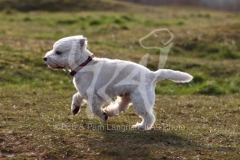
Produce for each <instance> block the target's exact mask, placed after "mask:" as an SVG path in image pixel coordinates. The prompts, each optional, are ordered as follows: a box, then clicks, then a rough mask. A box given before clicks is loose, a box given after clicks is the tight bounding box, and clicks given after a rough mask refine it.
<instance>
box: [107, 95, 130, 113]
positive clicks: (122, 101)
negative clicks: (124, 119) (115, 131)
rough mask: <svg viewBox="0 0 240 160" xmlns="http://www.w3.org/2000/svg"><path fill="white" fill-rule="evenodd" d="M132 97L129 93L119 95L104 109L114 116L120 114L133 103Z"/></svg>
mask: <svg viewBox="0 0 240 160" xmlns="http://www.w3.org/2000/svg"><path fill="white" fill-rule="evenodd" d="M130 102H131V99H130V97H129V96H128V95H126V96H118V97H117V99H116V100H115V101H114V102H112V103H111V104H109V105H108V106H107V107H106V108H105V109H104V111H105V112H106V113H107V115H108V116H110V117H112V116H115V115H118V114H119V113H121V112H122V111H124V110H126V109H127V108H128V107H129V106H130V105H131V103H130Z"/></svg>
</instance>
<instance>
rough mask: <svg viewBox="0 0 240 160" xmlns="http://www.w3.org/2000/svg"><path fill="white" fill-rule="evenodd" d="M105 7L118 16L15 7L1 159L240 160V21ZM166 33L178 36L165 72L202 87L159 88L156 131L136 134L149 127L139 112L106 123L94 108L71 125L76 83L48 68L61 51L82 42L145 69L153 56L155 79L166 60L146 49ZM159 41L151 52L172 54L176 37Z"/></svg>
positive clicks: (0, 29)
mask: <svg viewBox="0 0 240 160" xmlns="http://www.w3.org/2000/svg"><path fill="white" fill-rule="evenodd" d="M4 2H5V1H0V3H1V4H3V3H4ZM62 2H67V1H62ZM101 2H103V3H104V4H106V3H107V4H111V5H114V6H115V7H116V12H112V11H108V12H104V11H103V10H104V7H103V9H102V10H95V11H89V10H88V9H87V10H86V11H81V12H78V11H77V10H76V8H75V9H73V12H66V10H65V11H64V12H59V11H60V10H62V9H61V5H59V7H60V8H58V10H56V11H58V12H49V11H48V10H47V9H43V11H40V9H37V10H38V11H36V10H34V11H31V10H28V12H27V13H25V12H19V11H17V10H21V8H20V9H19V8H16V7H14V6H11V7H9V8H8V9H5V10H3V11H2V12H1V13H0V20H1V26H0V115H1V116H0V159H12V158H17V159H24V158H27V159H35V158H38V159H40V158H45V159H184V158H185V159H216V158H217V159H237V158H238V157H239V155H240V150H239V146H240V144H239V142H240V135H239V133H240V132H239V123H238V122H239V121H240V119H239V116H238V115H239V113H240V101H239V98H240V97H239V93H240V89H239V88H240V81H239V73H238V70H239V68H240V66H239V58H240V56H239V55H240V54H239V53H240V50H239V46H240V40H239V39H240V37H239V33H240V27H239V26H240V23H239V14H236V13H224V12H216V11H210V10H202V9H196V8H189V7H174V6H172V7H144V6H138V5H134V4H127V3H123V2H117V1H108V0H103V1H101ZM39 3H40V2H39ZM71 3H72V2H71ZM79 3H80V2H79ZM83 3H84V2H83V1H82V4H81V5H84V4H83ZM99 3H100V2H99ZM24 5H26V4H22V5H19V7H21V6H24ZM69 5H70V4H69ZM79 5H80V4H79ZM1 6H3V5H1ZM89 7H90V8H91V7H92V8H94V5H93V6H89ZM25 8H26V7H25ZM15 9H16V10H15ZM176 10H177V11H178V14H176ZM158 28H168V29H170V31H171V32H172V33H173V34H174V41H173V42H174V45H173V47H172V48H171V50H170V53H169V56H168V61H167V63H166V66H165V68H171V69H176V70H182V71H186V72H188V73H190V74H192V75H193V76H194V80H193V81H192V82H191V83H189V84H174V83H173V82H171V81H162V82H160V83H158V85H157V87H156V90H155V91H156V94H157V96H156V104H155V109H154V111H155V114H156V117H157V120H156V123H155V126H154V128H153V130H151V131H146V132H142V131H135V130H131V129H130V128H129V126H131V125H132V124H134V123H136V122H137V121H140V119H139V118H138V116H137V115H136V113H135V111H134V110H133V107H131V108H130V109H129V110H127V111H126V112H124V113H122V114H121V115H120V116H117V117H114V118H110V119H109V120H108V122H107V123H103V122H101V121H100V120H99V119H98V118H94V119H89V118H88V117H87V115H86V112H85V111H86V106H83V108H82V111H81V113H80V114H78V115H77V116H72V115H71V112H70V103H71V97H72V95H73V94H74V93H75V92H76V90H75V88H74V87H73V85H72V84H68V81H69V78H68V77H67V73H66V72H62V71H53V70H50V69H49V68H47V67H46V65H45V64H44V63H43V60H42V57H43V56H44V55H45V53H46V52H47V51H48V50H50V49H51V47H52V45H53V43H54V42H55V41H56V40H57V39H59V38H62V37H65V36H70V35H76V34H83V35H84V36H86V37H87V38H88V41H89V47H88V48H89V49H90V51H92V52H93V53H94V55H95V56H98V57H107V58H116V59H124V60H130V61H134V62H137V63H138V62H139V61H140V59H141V57H142V56H144V55H145V54H146V53H149V54H150V57H149V61H148V65H147V67H148V68H150V69H151V70H156V69H157V66H158V60H159V53H160V50H154V49H153V50H146V49H144V48H142V47H141V46H140V44H139V41H138V40H139V39H140V38H142V37H144V36H146V35H147V34H148V33H150V32H151V31H152V30H154V29H158ZM160 36H161V38H162V39H157V40H156V39H155V38H150V39H149V41H148V42H147V43H148V45H154V46H156V45H157V46H160V47H164V46H163V45H161V41H165V42H166V41H167V40H168V38H169V37H168V36H169V35H167V34H164V33H162V34H161V35H160Z"/></svg>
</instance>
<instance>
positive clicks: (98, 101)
mask: <svg viewBox="0 0 240 160" xmlns="http://www.w3.org/2000/svg"><path fill="white" fill-rule="evenodd" d="M86 47H87V40H86V38H84V37H82V36H73V37H66V38H63V39H60V40H59V41H57V42H56V43H55V44H54V45H53V49H52V50H51V51H49V52H48V53H47V54H46V55H45V57H44V59H45V62H46V64H47V65H48V66H49V67H50V68H52V69H66V70H69V71H71V70H73V69H75V68H76V66H77V65H80V64H81V63H83V62H85V61H86V59H87V58H88V56H91V55H92V53H91V52H90V51H89V50H87V48H86ZM56 51H58V52H60V53H61V55H58V54H56ZM72 57H73V58H72ZM164 79H170V80H172V81H174V82H182V83H184V82H189V81H191V80H192V76H191V75H189V74H187V73H184V72H179V71H173V70H169V69H161V70H158V71H156V72H152V71H150V70H149V69H148V68H146V67H144V66H142V65H139V64H136V63H133V62H129V61H122V60H112V59H106V58H93V60H92V61H91V62H89V63H88V64H87V65H86V66H85V67H82V68H81V69H80V70H79V71H78V72H77V74H76V75H75V76H74V79H73V82H74V85H75V87H76V89H77V90H78V92H77V93H76V94H75V95H74V96H73V100H72V106H71V110H72V112H73V113H74V114H76V113H77V112H78V111H79V109H80V106H81V105H82V101H83V100H87V102H88V105H89V107H90V109H91V111H92V112H93V113H94V114H95V115H97V116H98V117H100V118H101V119H103V120H106V119H107V116H114V115H118V114H119V113H121V112H122V111H124V110H126V109H127V108H128V107H129V106H130V104H131V103H132V104H133V106H134V108H135V110H136V112H137V113H138V115H139V117H140V118H142V122H141V123H137V124H136V125H133V126H132V127H133V128H137V129H142V130H149V129H151V127H152V126H153V124H154V122H155V116H154V114H153V107H154V102H155V92H154V89H155V86H156V83H157V82H158V81H160V80H164ZM116 96H117V99H116V100H115V101H114V102H112V103H110V104H109V105H108V106H107V107H106V108H102V107H103V105H104V104H105V103H107V102H110V101H111V100H112V97H116Z"/></svg>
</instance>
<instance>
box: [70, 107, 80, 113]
mask: <svg viewBox="0 0 240 160" xmlns="http://www.w3.org/2000/svg"><path fill="white" fill-rule="evenodd" d="M71 110H72V113H73V115H75V114H77V113H78V112H79V110H80V107H79V106H72V108H71Z"/></svg>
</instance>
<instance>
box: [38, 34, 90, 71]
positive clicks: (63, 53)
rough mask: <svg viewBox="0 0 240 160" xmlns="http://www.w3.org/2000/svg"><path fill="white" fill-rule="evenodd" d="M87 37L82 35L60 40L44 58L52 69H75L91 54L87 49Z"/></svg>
mask: <svg viewBox="0 0 240 160" xmlns="http://www.w3.org/2000/svg"><path fill="white" fill-rule="evenodd" d="M86 47H87V39H86V38H85V37H83V36H81V35H79V36H71V37H66V38H62V39H60V40H58V41H57V42H55V43H54V45H53V49H52V50H50V51H48V52H47V53H46V55H45V56H44V58H43V60H44V61H45V63H46V64H47V65H48V66H49V67H50V68H52V69H66V70H69V69H74V68H75V67H76V66H77V65H79V64H81V63H82V62H83V61H84V60H85V59H86V57H88V56H90V55H91V52H89V51H88V50H87V49H86Z"/></svg>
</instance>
